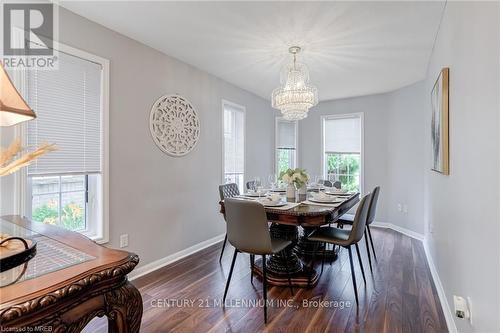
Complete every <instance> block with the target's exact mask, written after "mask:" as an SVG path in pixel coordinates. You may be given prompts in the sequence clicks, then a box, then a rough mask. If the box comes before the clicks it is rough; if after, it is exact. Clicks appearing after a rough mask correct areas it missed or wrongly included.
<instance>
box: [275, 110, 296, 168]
mask: <svg viewBox="0 0 500 333" xmlns="http://www.w3.org/2000/svg"><path fill="white" fill-rule="evenodd" d="M280 121H286V122H293V121H288V120H285V118H283V116H276V117H275V120H274V173H275V174H276V176H277V177H279V174H278V156H277V155H278V135H279V131H278V123H279V122H280ZM294 125H295V126H294V132H295V157H294V165H295V168H297V166H298V165H299V122H298V121H295V122H294Z"/></svg>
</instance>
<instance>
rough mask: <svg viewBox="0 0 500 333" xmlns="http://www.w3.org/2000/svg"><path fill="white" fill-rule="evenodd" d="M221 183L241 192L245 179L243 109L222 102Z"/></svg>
mask: <svg viewBox="0 0 500 333" xmlns="http://www.w3.org/2000/svg"><path fill="white" fill-rule="evenodd" d="M222 109H223V110H222V111H223V140H224V147H223V150H224V151H223V156H224V161H223V163H224V166H223V170H224V171H223V181H224V182H225V183H236V184H238V187H239V188H240V191H242V190H243V180H244V179H245V108H244V107H242V106H240V105H237V104H234V103H230V102H227V101H223V103H222Z"/></svg>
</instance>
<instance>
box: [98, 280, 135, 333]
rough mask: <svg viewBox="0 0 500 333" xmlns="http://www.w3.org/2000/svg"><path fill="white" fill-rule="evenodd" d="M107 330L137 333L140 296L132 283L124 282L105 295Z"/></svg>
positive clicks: (119, 332)
mask: <svg viewBox="0 0 500 333" xmlns="http://www.w3.org/2000/svg"><path fill="white" fill-rule="evenodd" d="M104 297H105V302H106V306H107V312H106V316H107V317H108V332H110V333H115V332H116V333H138V332H139V329H140V327H141V318H142V298H141V294H140V293H139V291H138V290H137V288H136V287H134V285H132V284H131V283H130V282H128V281H127V282H126V283H125V284H124V285H123V286H122V287H120V288H118V289H114V290H112V291H109V292H107V293H106V294H105V295H104Z"/></svg>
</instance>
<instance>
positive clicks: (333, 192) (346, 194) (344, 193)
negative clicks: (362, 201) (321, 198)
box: [325, 191, 351, 197]
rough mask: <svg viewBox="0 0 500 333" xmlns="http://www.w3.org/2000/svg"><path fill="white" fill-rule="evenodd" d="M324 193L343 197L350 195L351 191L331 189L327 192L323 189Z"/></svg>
mask: <svg viewBox="0 0 500 333" xmlns="http://www.w3.org/2000/svg"><path fill="white" fill-rule="evenodd" d="M325 193H326V194H328V195H342V196H345V197H347V196H350V195H351V193H347V192H335V191H332V192H330V191H328V192H327V191H325Z"/></svg>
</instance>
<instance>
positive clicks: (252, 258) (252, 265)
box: [250, 254, 255, 283]
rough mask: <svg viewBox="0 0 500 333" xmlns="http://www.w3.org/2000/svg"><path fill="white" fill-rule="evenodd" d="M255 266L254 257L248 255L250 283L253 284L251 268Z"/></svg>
mask: <svg viewBox="0 0 500 333" xmlns="http://www.w3.org/2000/svg"><path fill="white" fill-rule="evenodd" d="M254 266H255V255H254V254H251V255H250V282H251V283H253V268H254Z"/></svg>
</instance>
